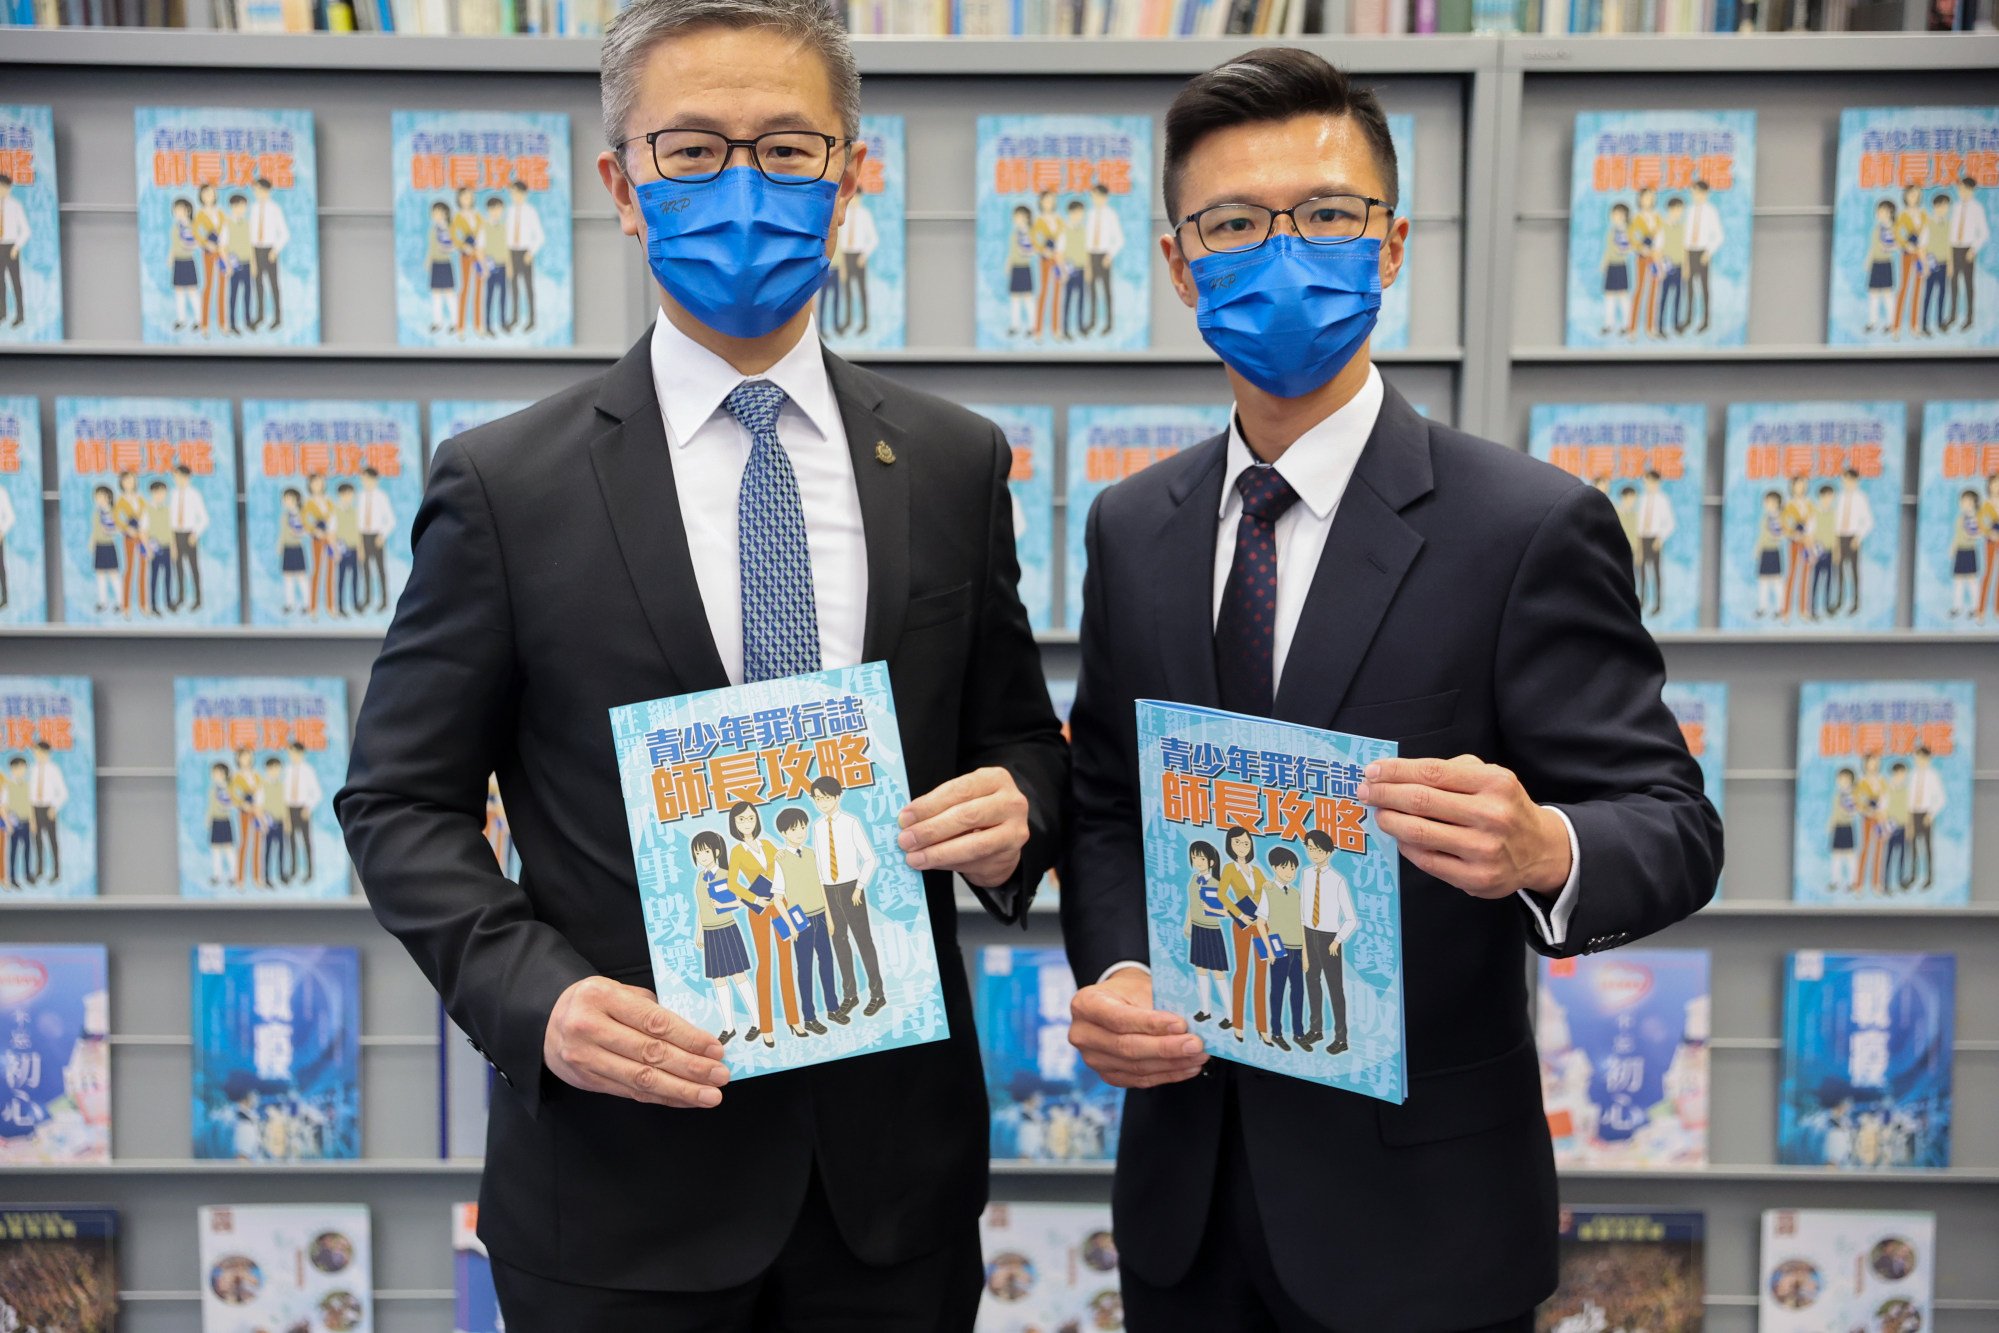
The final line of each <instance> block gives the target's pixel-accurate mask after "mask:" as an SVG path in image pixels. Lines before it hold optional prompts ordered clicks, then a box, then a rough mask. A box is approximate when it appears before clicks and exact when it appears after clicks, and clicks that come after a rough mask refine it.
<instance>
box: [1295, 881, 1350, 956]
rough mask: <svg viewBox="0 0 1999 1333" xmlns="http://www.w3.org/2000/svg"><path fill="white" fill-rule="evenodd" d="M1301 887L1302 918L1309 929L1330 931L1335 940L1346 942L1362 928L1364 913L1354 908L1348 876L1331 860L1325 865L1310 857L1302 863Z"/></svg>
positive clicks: (1299, 917)
mask: <svg viewBox="0 0 1999 1333" xmlns="http://www.w3.org/2000/svg"><path fill="white" fill-rule="evenodd" d="M1298 891H1299V892H1300V893H1302V894H1303V895H1304V896H1305V900H1304V901H1303V902H1302V903H1300V904H1299V905H1298V919H1299V920H1300V921H1301V922H1303V923H1304V926H1305V929H1307V930H1317V931H1323V932H1326V933H1328V934H1330V935H1332V937H1333V940H1334V942H1335V943H1337V944H1345V943H1346V942H1347V938H1348V937H1349V936H1351V935H1352V934H1353V933H1354V931H1355V930H1356V929H1358V928H1359V926H1360V915H1359V914H1358V913H1356V912H1355V911H1354V908H1353V894H1352V892H1351V890H1350V889H1349V888H1348V886H1347V878H1346V876H1345V875H1342V874H1341V873H1340V872H1339V871H1337V870H1335V869H1333V866H1332V863H1331V862H1330V861H1329V862H1327V863H1326V864H1325V865H1324V866H1315V865H1313V864H1312V863H1311V862H1310V861H1307V862H1306V863H1305V864H1304V865H1302V866H1300V867H1299V868H1298Z"/></svg>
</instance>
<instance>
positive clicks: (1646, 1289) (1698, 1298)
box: [1534, 1207, 1707, 1333]
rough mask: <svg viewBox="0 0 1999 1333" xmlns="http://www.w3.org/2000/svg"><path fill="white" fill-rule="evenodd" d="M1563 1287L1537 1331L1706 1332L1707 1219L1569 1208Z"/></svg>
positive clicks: (1564, 1216)
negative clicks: (1701, 1328) (1704, 1325)
mask: <svg viewBox="0 0 1999 1333" xmlns="http://www.w3.org/2000/svg"><path fill="white" fill-rule="evenodd" d="M1560 1216H1561V1224H1560V1225H1561V1232H1560V1235H1561V1240H1560V1249H1561V1265H1562V1268H1561V1273H1562V1276H1561V1285H1560V1286H1559V1287H1557V1288H1556V1289H1555V1294H1554V1295H1553V1296H1550V1297H1549V1298H1548V1299H1547V1300H1546V1301H1545V1302H1543V1303H1542V1305H1541V1308H1540V1309H1539V1310H1536V1311H1535V1312H1534V1329H1535V1333H1603V1330H1607V1329H1624V1330H1628V1333H1699V1331H1700V1327H1701V1321H1702V1318H1703V1315H1704V1314H1705V1311H1706V1304H1705V1302H1706V1298H1707V1278H1706V1267H1705V1256H1704V1253H1703V1250H1704V1247H1705V1240H1706V1233H1707V1217H1706V1215H1705V1214H1702V1213H1669V1212H1649V1211H1640V1210H1638V1209H1631V1208H1566V1207H1565V1208H1563V1209H1562V1211H1561V1214H1560Z"/></svg>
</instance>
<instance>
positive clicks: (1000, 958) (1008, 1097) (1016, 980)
mask: <svg viewBox="0 0 1999 1333" xmlns="http://www.w3.org/2000/svg"><path fill="white" fill-rule="evenodd" d="M1075 995H1076V980H1075V977H1074V975H1073V974H1072V973H1071V972H1070V971H1069V961H1068V956H1067V955H1066V954H1064V953H1063V952H1062V950H1061V949H1030V948H1023V947H1016V946H1011V945H992V946H989V947H987V948H984V949H981V950H980V951H979V960H978V977H977V981H976V983H975V989H974V992H973V999H972V1003H973V1006H974V1013H975V1014H976V1015H977V1019H978V1029H979V1045H980V1048H981V1050H982V1051H983V1053H984V1056H985V1068H986V1098H987V1100H988V1101H989V1102H991V1103H992V1130H993V1135H992V1155H993V1157H994V1159H996V1160H999V1161H1110V1160H1112V1159H1114V1158H1115V1157H1116V1156H1117V1140H1118V1125H1119V1122H1120V1120H1121V1119H1122V1118H1123V1115H1124V1093H1123V1092H1122V1091H1121V1090H1119V1089H1117V1088H1114V1087H1112V1086H1110V1085H1109V1084H1108V1083H1105V1082H1104V1081H1103V1079H1101V1078H1099V1077H1098V1076H1097V1074H1096V1072H1095V1071H1094V1070H1092V1069H1091V1068H1090V1067H1089V1066H1088V1065H1086V1064H1084V1063H1083V1061H1082V1057H1081V1056H1079V1055H1078V1054H1077V1053H1076V1048H1075V1047H1074V1046H1071V1045H1070V1044H1069V1002H1070V1001H1071V1000H1072V999H1074V998H1075Z"/></svg>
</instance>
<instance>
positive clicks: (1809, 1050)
mask: <svg viewBox="0 0 1999 1333" xmlns="http://www.w3.org/2000/svg"><path fill="white" fill-rule="evenodd" d="M1956 1011H1957V959H1956V957H1955V956H1953V955H1951V954H1947V953H1860V954H1854V953H1823V952H1821V951H1819V950H1817V949H1801V950H1799V951H1798V952H1796V953H1794V954H1792V955H1791V956H1790V957H1789V958H1788V959H1786V960H1785V965H1784V1088H1783V1094H1782V1096H1781V1097H1780V1098H1779V1100H1778V1107H1777V1119H1778V1126H1777V1161H1778V1163H1779V1164H1780V1165H1783V1166H1829V1167H1834V1168H1838V1169H1843V1170H1850V1171H1854V1170H1857V1171H1868V1170H1878V1169H1881V1168H1893V1167H1945V1166H1949V1165H1950V1114H1951V1055H1952V1052H1951V1045H1952V1041H1953V1039H1954V1038H1953V1033H1954V1029H1955V1026H1956Z"/></svg>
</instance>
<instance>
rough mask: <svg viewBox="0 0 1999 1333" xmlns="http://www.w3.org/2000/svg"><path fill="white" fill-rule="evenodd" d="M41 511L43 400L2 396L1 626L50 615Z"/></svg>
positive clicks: (29, 622) (37, 621) (36, 620)
mask: <svg viewBox="0 0 1999 1333" xmlns="http://www.w3.org/2000/svg"><path fill="white" fill-rule="evenodd" d="M44 509H45V507H44V505H43V503H42V404H41V400H39V399H37V398H33V397H28V396H22V397H18V398H11V397H6V398H0V625H39V624H41V623H42V622H43V621H45V620H47V619H48V617H49V583H48V564H47V559H48V558H47V555H46V554H45V552H44V549H43V541H44V540H45V539H44V536H43V532H42V527H43V523H42V515H43V513H44Z"/></svg>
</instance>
